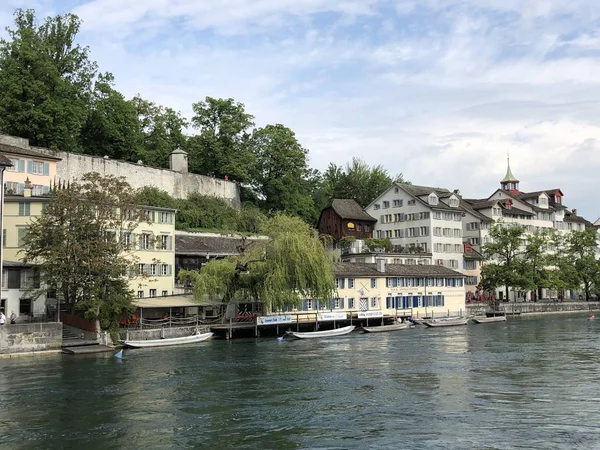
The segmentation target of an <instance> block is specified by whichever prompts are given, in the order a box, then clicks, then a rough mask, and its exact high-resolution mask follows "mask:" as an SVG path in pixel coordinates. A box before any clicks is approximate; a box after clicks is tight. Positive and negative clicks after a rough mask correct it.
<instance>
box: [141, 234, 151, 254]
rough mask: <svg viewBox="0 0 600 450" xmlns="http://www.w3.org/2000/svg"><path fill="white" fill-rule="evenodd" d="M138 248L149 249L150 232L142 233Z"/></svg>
mask: <svg viewBox="0 0 600 450" xmlns="http://www.w3.org/2000/svg"><path fill="white" fill-rule="evenodd" d="M140 248H141V249H142V250H148V249H150V233H142V235H141V236H140Z"/></svg>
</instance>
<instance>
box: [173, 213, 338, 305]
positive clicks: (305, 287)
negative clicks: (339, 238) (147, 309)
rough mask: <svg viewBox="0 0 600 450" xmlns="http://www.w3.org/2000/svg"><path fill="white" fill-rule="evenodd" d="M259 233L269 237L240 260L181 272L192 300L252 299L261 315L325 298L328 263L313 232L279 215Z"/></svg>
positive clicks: (330, 289)
mask: <svg viewBox="0 0 600 450" xmlns="http://www.w3.org/2000/svg"><path fill="white" fill-rule="evenodd" d="M261 232H262V233H263V234H265V235H267V236H269V237H270V239H269V240H265V242H264V244H263V245H262V246H261V245H255V244H254V245H253V246H252V247H251V249H250V250H248V251H247V252H244V253H243V254H242V255H240V256H239V257H232V258H228V259H223V260H218V261H210V262H209V263H208V264H206V265H205V266H204V267H203V268H202V270H201V271H199V272H197V271H185V272H184V271H182V272H181V274H180V277H181V278H182V279H188V280H191V281H192V283H193V286H194V294H195V297H196V299H198V300H200V301H202V300H204V299H205V298H206V297H209V298H219V299H222V300H223V301H224V302H244V301H257V302H261V303H262V304H263V307H264V309H265V310H266V311H271V310H273V309H278V308H284V307H291V306H299V305H300V302H301V300H302V299H303V298H314V299H330V298H332V296H333V294H334V275H333V265H332V263H331V261H330V260H329V259H328V256H327V253H326V251H325V249H324V248H323V245H322V244H321V241H320V240H319V239H318V237H317V236H316V234H315V232H314V230H313V229H312V228H311V227H310V226H309V225H307V224H306V223H305V222H303V221H302V220H301V219H299V218H296V217H289V216H285V215H281V214H278V215H276V216H274V217H272V218H270V219H268V220H266V221H265V222H264V223H263V224H262V226H261Z"/></svg>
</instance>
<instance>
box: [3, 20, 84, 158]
mask: <svg viewBox="0 0 600 450" xmlns="http://www.w3.org/2000/svg"><path fill="white" fill-rule="evenodd" d="M80 26H81V21H80V20H79V18H78V17H77V16H75V15H73V14H65V15H58V16H56V17H48V18H46V19H45V20H44V22H43V23H42V24H41V25H40V24H38V23H37V22H36V19H35V13H34V11H33V10H22V9H18V10H17V11H16V12H15V27H14V28H7V31H8V39H6V40H4V39H2V40H0V131H2V132H3V133H7V134H12V135H15V136H20V137H24V138H27V139H29V141H30V142H31V144H33V145H39V146H43V147H48V148H53V149H61V150H66V151H74V150H77V146H78V137H79V131H80V129H81V126H82V124H83V122H84V120H85V118H86V117H87V109H88V105H89V100H90V95H91V90H92V89H91V87H92V80H93V78H94V76H95V74H96V63H95V62H92V61H90V60H89V56H88V52H89V50H88V48H87V47H81V46H80V45H79V44H77V43H76V42H75V39H76V36H77V33H78V32H79V29H80Z"/></svg>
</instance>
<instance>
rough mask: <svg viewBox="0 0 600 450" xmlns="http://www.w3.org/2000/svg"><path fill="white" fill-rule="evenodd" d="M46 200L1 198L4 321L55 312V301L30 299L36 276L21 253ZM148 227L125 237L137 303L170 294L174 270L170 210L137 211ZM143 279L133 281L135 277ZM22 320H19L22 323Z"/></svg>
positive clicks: (27, 196)
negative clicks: (132, 265) (143, 216)
mask: <svg viewBox="0 0 600 450" xmlns="http://www.w3.org/2000/svg"><path fill="white" fill-rule="evenodd" d="M49 201H50V196H48V195H45V196H44V195H42V196H34V195H31V192H30V191H29V189H27V188H25V193H24V195H6V196H5V199H4V202H5V206H4V223H3V230H2V233H3V244H4V249H3V250H4V270H3V274H2V276H3V283H2V304H3V305H4V310H5V313H6V314H7V316H10V315H11V314H12V313H13V312H14V313H15V314H16V315H17V316H29V318H31V317H32V316H43V315H47V314H48V312H49V310H53V309H54V308H55V307H56V300H55V299H46V298H45V297H40V298H38V299H36V300H32V299H31V298H30V295H29V291H30V290H31V288H39V287H40V277H39V272H38V271H37V270H36V268H35V267H34V266H31V265H27V264H24V263H23V262H22V254H21V249H22V245H23V238H24V237H25V235H26V233H27V230H28V227H29V225H30V224H31V222H32V221H33V220H35V218H36V217H39V216H40V215H42V214H43V210H44V208H45V205H46V204H47V203H48V202H49ZM140 208H143V210H144V212H145V213H146V215H147V217H148V220H149V222H148V223H146V222H144V223H142V224H140V225H139V226H138V227H137V228H136V229H135V230H133V232H132V233H129V234H127V235H126V237H124V239H127V240H128V241H129V242H130V244H131V245H132V248H133V252H132V256H133V258H134V259H135V260H136V264H137V268H134V269H133V270H132V271H131V273H130V281H129V286H130V288H131V290H133V291H134V293H135V295H136V296H137V297H138V298H143V297H157V296H167V295H173V293H174V292H173V291H174V288H175V283H174V270H173V268H174V265H175V245H174V236H175V212H176V211H175V210H173V209H166V208H154V207H146V206H144V207H140ZM138 273H139V274H143V275H142V276H137V274H138ZM21 319H23V318H21Z"/></svg>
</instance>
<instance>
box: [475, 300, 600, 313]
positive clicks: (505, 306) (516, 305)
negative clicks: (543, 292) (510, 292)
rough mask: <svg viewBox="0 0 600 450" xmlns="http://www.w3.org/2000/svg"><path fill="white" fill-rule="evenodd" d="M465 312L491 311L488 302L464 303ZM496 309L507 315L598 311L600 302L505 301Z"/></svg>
mask: <svg viewBox="0 0 600 450" xmlns="http://www.w3.org/2000/svg"><path fill="white" fill-rule="evenodd" d="M466 309H467V314H468V315H472V316H477V315H484V314H485V313H486V312H488V311H491V308H490V306H489V304H487V303H477V304H468V305H466ZM498 311H501V312H504V313H506V314H507V315H536V314H561V313H577V312H592V311H600V302H597V301H594V302H585V301H565V302H550V301H543V300H541V301H539V302H507V303H499V304H498Z"/></svg>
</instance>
